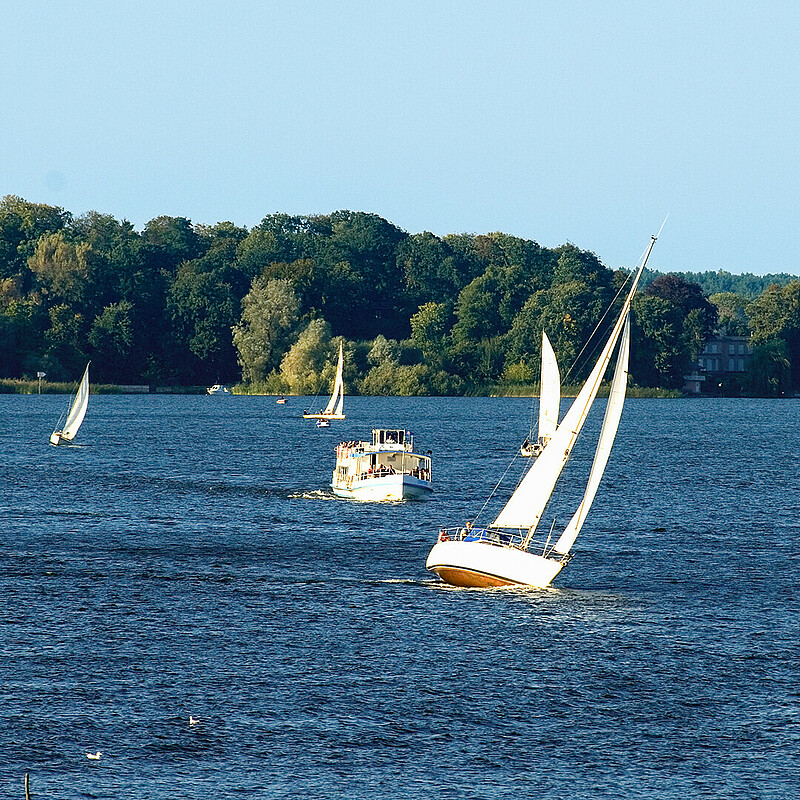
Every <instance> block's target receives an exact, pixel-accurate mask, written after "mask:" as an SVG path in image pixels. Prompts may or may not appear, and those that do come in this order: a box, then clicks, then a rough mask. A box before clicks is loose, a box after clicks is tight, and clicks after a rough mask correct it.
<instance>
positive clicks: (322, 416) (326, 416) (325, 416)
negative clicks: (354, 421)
mask: <svg viewBox="0 0 800 800" xmlns="http://www.w3.org/2000/svg"><path fill="white" fill-rule="evenodd" d="M344 418H345V416H344V414H303V419H344Z"/></svg>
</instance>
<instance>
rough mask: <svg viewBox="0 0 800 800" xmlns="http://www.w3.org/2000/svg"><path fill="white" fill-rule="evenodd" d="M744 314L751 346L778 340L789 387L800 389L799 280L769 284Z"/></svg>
mask: <svg viewBox="0 0 800 800" xmlns="http://www.w3.org/2000/svg"><path fill="white" fill-rule="evenodd" d="M746 311H747V315H748V317H749V318H750V325H751V328H752V331H753V333H752V337H751V341H752V343H753V345H754V346H755V345H760V344H764V343H766V342H769V341H771V340H776V339H780V340H782V341H783V342H784V344H785V346H786V353H787V355H788V359H789V364H790V366H791V385H792V387H793V388H794V389H800V281H798V280H794V281H792V282H791V283H789V284H787V285H786V286H778V285H777V284H773V285H772V286H770V287H769V288H768V289H767V290H766V291H765V292H764V293H763V294H762V295H761V296H760V297H758V298H756V299H755V300H754V301H753V302H752V303H750V305H748V306H747V309H746Z"/></svg>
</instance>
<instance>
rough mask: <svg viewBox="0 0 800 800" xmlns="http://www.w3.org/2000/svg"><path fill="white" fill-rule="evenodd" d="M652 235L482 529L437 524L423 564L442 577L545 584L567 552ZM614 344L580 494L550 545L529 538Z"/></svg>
mask: <svg viewBox="0 0 800 800" xmlns="http://www.w3.org/2000/svg"><path fill="white" fill-rule="evenodd" d="M657 238H658V237H657V236H653V237H651V241H650V245H649V247H648V248H647V250H646V252H645V254H644V257H643V259H642V261H641V263H640V266H639V268H638V269H637V270H636V273H635V275H634V278H633V283H632V285H631V287H630V290H629V292H628V295H627V297H626V299H625V302H624V304H623V306H622V310H621V312H620V314H619V317H618V318H617V320H616V322H615V323H614V327H613V329H612V331H611V335H610V336H609V338H608V341H607V342H606V344H605V346H604V347H603V350H602V352H601V353H600V356H599V358H598V359H597V362H596V363H595V365H594V368H593V369H592V371H591V373H590V375H589V377H588V378H587V380H586V383H584V385H583V387H582V388H581V390H580V392H579V393H578V396H577V397H576V398H575V400H574V401H573V403H572V405H571V406H570V409H569V411H567V413H566V415H565V416H564V419H563V420H562V421H561V424H560V425H559V426H558V427H557V428H556V430H555V431H554V432H553V433H552V434H551V436H550V440H549V441H548V442H547V444H546V445H545V447H544V449H543V450H542V452H541V454H540V455H539V457H538V458H537V459H536V461H534V462H533V463H532V464H531V465H530V468H529V469H528V471H527V472H526V473H525V476H524V477H523V478H522V480H521V481H520V483H519V485H518V486H517V489H516V491H514V493H513V494H512V495H511V498H510V499H509V500H508V502H507V503H506V505H505V506H504V507H503V508H502V510H501V511H500V513H499V514H498V516H497V518H496V519H495V520H494V522H492V523H491V525H490V526H489V527H487V528H474V527H473V526H472V525H471V523H469V522H468V523H467V524H466V526H465V527H463V528H455V529H450V530H447V529H442V530H440V531H439V538H438V541H437V543H436V544H435V545H434V546H433V548H432V549H431V551H430V553H429V555H428V559H427V562H426V564H425V566H426V568H427V569H429V570H431V571H432V572H434V573H436V574H437V575H438V576H439V577H440V578H441V579H442V580H444V581H446V582H447V583H450V584H453V585H454V586H473V587H489V586H513V585H523V586H535V587H545V586H548V585H549V584H550V582H551V581H552V580H553V578H555V577H556V575H558V573H559V572H561V570H562V569H563V568H564V567H565V566H566V565H567V563H568V562H569V561H570V559H571V558H572V554H571V550H572V546H573V544H574V543H575V539H576V538H577V536H578V533H579V532H580V530H581V528H582V526H583V523H584V522H585V520H586V515H587V514H588V513H589V508H590V507H591V505H592V501H593V500H594V497H595V494H596V493H597V489H598V486H599V485H600V479H601V478H602V476H603V471H604V470H605V467H606V464H607V462H608V457H609V455H610V454H611V447H612V444H613V442H614V438H615V436H616V433H617V428H618V426H619V421H620V417H621V415H622V406H623V404H624V402H625V390H626V387H627V381H628V356H629V352H630V307H631V301H632V300H633V296H634V294H635V292H636V287H637V285H638V283H639V279H640V278H641V275H642V271H643V270H644V267H645V265H646V264H647V259H648V258H649V256H650V253H651V251H652V249H653V245H654V244H655V242H656V239H657ZM617 345H619V347H618V350H617V361H616V367H615V369H614V376H613V378H612V381H611V389H610V392H609V397H608V403H607V405H606V412H605V416H604V417H603V424H602V428H601V430H600V435H599V439H598V443H597V449H596V451H595V456H594V461H593V462H592V467H591V471H590V473H589V478H588V482H587V485H586V489H585V492H584V495H583V499H582V500H581V502H580V504H579V506H578V508H577V510H576V511H575V513H574V515H573V516H572V518H571V519H570V521H569V523H568V524H567V526H566V528H565V529H564V530H563V531H562V532H561V534H560V536H559V537H558V539H557V540H556V541H555V543H554V544H551V538H552V536H553V532H552V530H551V532H550V534H549V535H548V536H547V539H546V541H538V542H536V543H534V541H533V536H534V534H535V532H536V528H537V526H538V524H539V521H540V520H541V518H542V516H543V514H544V510H545V507H546V506H547V503H548V501H549V500H550V496H551V495H552V493H553V490H554V488H555V485H556V482H557V481H558V478H559V476H560V475H561V471H562V470H563V468H564V465H565V464H566V463H567V461H568V459H569V457H570V454H571V453H572V449H573V447H574V445H575V440H576V439H577V438H578V434H579V433H580V432H581V429H582V428H583V425H584V422H585V421H586V418H587V416H588V414H589V410H590V408H591V406H592V403H593V402H594V399H595V397H596V396H597V391H598V389H599V388H600V383H601V381H602V380H603V376H604V375H605V372H606V369H607V367H608V364H609V362H610V360H611V355H612V353H613V351H614V349H615V348H617Z"/></svg>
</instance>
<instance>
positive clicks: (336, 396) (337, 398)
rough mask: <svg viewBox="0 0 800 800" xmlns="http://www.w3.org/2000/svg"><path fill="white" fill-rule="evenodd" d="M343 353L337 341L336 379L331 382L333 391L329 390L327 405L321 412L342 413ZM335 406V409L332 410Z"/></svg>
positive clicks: (336, 414)
mask: <svg viewBox="0 0 800 800" xmlns="http://www.w3.org/2000/svg"><path fill="white" fill-rule="evenodd" d="M343 364H344V361H343V354H342V344H341V342H340V343H339V363H338V364H337V365H336V379H335V380H334V382H333V392H331V399H330V400H328V405H326V406H325V409H324V410H323V412H322V413H323V414H325V415H328V414H333V415H335V416H340V415H341V413H342V405H343V404H344V382H343V381H342V368H343ZM334 407H335V409H336V410H335V411H334Z"/></svg>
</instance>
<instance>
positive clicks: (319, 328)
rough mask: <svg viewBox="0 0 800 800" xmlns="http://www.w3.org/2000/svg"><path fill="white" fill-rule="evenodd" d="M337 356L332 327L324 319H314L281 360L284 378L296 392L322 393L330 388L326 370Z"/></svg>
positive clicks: (292, 390) (291, 389)
mask: <svg viewBox="0 0 800 800" xmlns="http://www.w3.org/2000/svg"><path fill="white" fill-rule="evenodd" d="M336 359H338V353H337V354H336V355H334V353H333V347H332V342H331V326H330V325H329V324H328V323H327V322H326V321H325V320H324V319H312V320H311V322H309V323H308V325H307V326H306V328H305V329H304V330H303V331H302V333H301V334H300V336H298V338H297V341H296V342H295V343H294V344H293V345H292V346H291V347H290V348H289V350H288V352H287V353H286V355H285V356H284V357H283V359H282V360H281V377H282V378H283V381H284V383H285V384H286V385H287V386H288V387H289V389H290V391H291V392H293V393H294V394H309V395H311V394H318V393H319V392H320V391H321V390H323V389H328V386H327V383H328V382H327V381H326V380H325V377H324V376H323V372H324V370H325V367H326V365H327V366H330V365H331V364H332V363H334V361H335V360H336ZM331 388H332V386H331ZM328 390H330V389H328Z"/></svg>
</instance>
